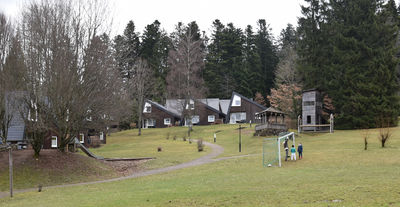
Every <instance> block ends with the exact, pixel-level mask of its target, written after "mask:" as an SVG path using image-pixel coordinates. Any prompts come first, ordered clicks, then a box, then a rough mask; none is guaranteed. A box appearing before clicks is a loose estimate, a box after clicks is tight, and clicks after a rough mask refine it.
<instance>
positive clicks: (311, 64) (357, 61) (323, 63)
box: [299, 0, 399, 128]
mask: <svg viewBox="0 0 400 207" xmlns="http://www.w3.org/2000/svg"><path fill="white" fill-rule="evenodd" d="M307 2H308V3H309V5H308V7H303V15H304V17H303V18H300V20H299V26H300V28H299V32H300V41H299V56H300V68H299V69H300V71H299V72H300V73H301V74H302V76H303V82H304V85H305V86H306V87H318V88H320V89H322V90H324V91H325V92H326V93H327V94H329V96H330V97H331V98H332V100H333V106H334V108H335V113H336V114H337V115H336V120H337V121H336V123H337V124H338V126H339V127H341V128H362V127H368V128H370V127H376V126H378V125H379V124H378V123H377V120H378V119H379V118H380V117H385V120H386V119H388V120H389V123H390V124H397V116H398V113H399V112H398V109H399V98H398V96H397V95H396V92H397V91H398V84H397V77H396V65H397V63H398V61H397V58H396V57H395V55H396V53H397V48H396V46H395V45H396V41H397V37H398V27H397V24H398V23H397V22H396V21H394V22H393V21H391V20H393V12H390V10H389V9H387V4H385V3H384V2H383V1H380V0H373V1H371V0H354V1H330V2H329V3H325V2H321V1H316V0H309V1H307ZM389 3H390V2H389ZM389 14H390V15H389ZM389 17H390V18H389ZM328 36H329V38H326V37H328Z"/></svg>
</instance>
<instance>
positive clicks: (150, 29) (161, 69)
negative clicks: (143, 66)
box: [140, 20, 171, 102]
mask: <svg viewBox="0 0 400 207" xmlns="http://www.w3.org/2000/svg"><path fill="white" fill-rule="evenodd" d="M160 25H161V23H160V22H159V21H158V20H155V21H154V22H153V23H152V24H149V25H147V26H146V28H145V30H144V32H143V35H142V42H141V47H140V57H141V58H143V59H145V60H146V61H147V63H148V64H149V66H150V68H152V69H153V74H154V78H155V83H156V84H154V93H153V96H152V97H148V98H150V99H152V100H154V101H158V102H164V100H165V98H166V80H165V78H166V76H167V73H168V64H167V61H168V51H169V49H170V47H171V40H170V39H169V37H168V35H167V33H166V32H165V31H164V30H163V29H161V27H160Z"/></svg>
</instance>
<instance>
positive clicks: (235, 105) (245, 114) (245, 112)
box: [227, 92, 267, 124]
mask: <svg viewBox="0 0 400 207" xmlns="http://www.w3.org/2000/svg"><path fill="white" fill-rule="evenodd" d="M266 109H267V108H266V107H265V106H263V105H260V104H258V103H256V102H255V101H253V100H251V99H249V98H246V97H244V96H242V95H241V94H239V93H236V92H232V97H231V100H230V103H229V109H228V117H227V118H228V119H227V123H230V124H235V123H237V122H246V123H250V122H251V123H255V121H256V120H255V116H254V114H255V113H257V112H260V111H263V110H266Z"/></svg>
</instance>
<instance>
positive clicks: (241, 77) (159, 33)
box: [114, 19, 279, 103]
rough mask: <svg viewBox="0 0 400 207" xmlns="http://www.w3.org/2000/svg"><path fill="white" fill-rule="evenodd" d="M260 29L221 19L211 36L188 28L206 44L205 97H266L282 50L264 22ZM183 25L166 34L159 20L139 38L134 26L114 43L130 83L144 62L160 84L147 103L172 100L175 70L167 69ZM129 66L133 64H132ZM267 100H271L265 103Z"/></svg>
mask: <svg viewBox="0 0 400 207" xmlns="http://www.w3.org/2000/svg"><path fill="white" fill-rule="evenodd" d="M257 25H258V26H257V29H256V30H255V31H254V29H253V28H252V27H251V26H250V25H249V26H247V28H246V30H245V31H243V30H242V29H240V28H237V27H235V26H234V25H233V23H228V24H227V25H224V24H223V23H222V22H220V21H219V20H218V19H217V20H215V21H214V22H213V23H212V28H213V32H212V34H211V36H210V37H207V36H206V35H205V33H204V32H201V30H200V28H199V27H198V25H197V24H196V22H195V21H193V22H190V23H189V24H188V25H187V26H186V27H189V28H190V30H191V32H192V33H193V34H196V37H195V38H196V39H202V41H203V47H204V48H205V51H206V57H205V59H204V62H205V65H204V67H203V68H202V78H203V79H204V83H205V86H206V88H207V90H206V93H205V94H204V95H205V96H207V97H217V98H228V97H230V96H231V94H232V91H237V92H239V93H241V94H243V95H245V96H247V97H254V96H255V94H256V92H259V93H262V94H264V95H265V94H266V93H268V92H269V90H270V89H271V88H272V87H273V85H274V77H275V69H276V66H277V64H278V61H279V58H278V52H279V45H278V44H276V43H275V40H274V37H273V36H272V34H271V30H270V28H269V27H268V25H267V23H266V21H265V20H262V19H261V20H259V21H258V22H257ZM184 27H185V26H184V24H183V23H181V22H179V23H177V25H176V29H175V30H174V31H173V32H172V33H171V34H167V33H166V32H165V30H163V29H162V27H161V23H160V22H159V21H158V20H156V21H154V22H153V23H152V24H149V25H147V26H146V27H145V29H144V31H143V32H142V34H141V33H139V32H138V31H137V30H136V28H135V24H134V22H133V21H130V22H129V23H128V24H127V26H126V28H125V30H124V33H123V34H121V35H117V36H116V37H115V39H114V48H115V52H116V60H117V62H118V68H119V70H120V71H121V73H122V75H123V76H124V77H126V78H128V79H129V78H130V76H131V75H132V74H133V72H132V71H130V70H131V68H132V64H134V62H135V61H136V60H138V59H140V58H144V59H146V60H147V61H148V63H149V65H150V67H151V68H152V70H153V75H154V80H156V84H155V85H154V86H153V87H154V93H152V94H150V97H149V98H152V99H153V100H155V101H159V102H161V103H162V102H163V101H164V100H165V99H166V98H176V97H168V92H167V90H166V89H167V81H166V76H167V74H168V73H169V71H170V70H171V67H170V65H168V64H167V59H168V55H169V52H170V51H171V50H174V49H175V48H174V42H176V36H177V34H179V33H181V31H182V30H184ZM128 62H129V63H128ZM265 101H267V100H265Z"/></svg>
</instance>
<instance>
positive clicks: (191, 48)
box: [167, 22, 206, 135]
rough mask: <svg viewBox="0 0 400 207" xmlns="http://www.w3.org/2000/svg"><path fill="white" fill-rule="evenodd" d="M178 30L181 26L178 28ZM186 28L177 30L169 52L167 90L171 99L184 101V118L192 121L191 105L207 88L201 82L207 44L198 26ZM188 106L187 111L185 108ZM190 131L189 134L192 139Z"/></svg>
mask: <svg viewBox="0 0 400 207" xmlns="http://www.w3.org/2000/svg"><path fill="white" fill-rule="evenodd" d="M178 26H179V24H178ZM181 26H183V29H182V30H181V29H180V27H177V29H178V30H177V31H176V33H175V34H176V36H177V38H178V40H177V41H175V43H176V45H174V49H173V50H170V52H169V58H168V63H169V67H170V72H169V73H168V75H167V84H168V85H167V86H168V87H167V88H168V91H169V95H170V97H173V98H179V99H183V100H184V102H183V104H184V105H183V106H182V111H183V117H184V118H185V120H188V121H189V126H190V127H191V126H192V123H191V120H192V116H193V115H194V113H193V110H191V107H189V105H190V104H191V102H193V104H194V101H196V100H197V99H199V98H203V97H204V95H205V91H206V88H205V87H204V81H203V78H202V70H203V67H204V58H205V48H204V40H203V39H202V38H201V36H200V31H199V30H198V27H197V24H196V23H195V22H191V23H189V24H188V25H187V26H184V25H181ZM186 106H188V107H186ZM190 127H189V132H188V134H189V135H190V130H191V129H190Z"/></svg>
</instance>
